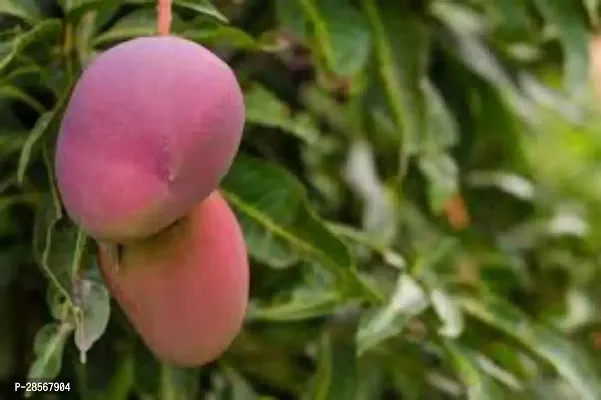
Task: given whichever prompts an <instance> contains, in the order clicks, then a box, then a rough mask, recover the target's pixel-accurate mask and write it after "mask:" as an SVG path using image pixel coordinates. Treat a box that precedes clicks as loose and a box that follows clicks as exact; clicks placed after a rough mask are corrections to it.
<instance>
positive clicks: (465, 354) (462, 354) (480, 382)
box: [443, 340, 503, 400]
mask: <svg viewBox="0 0 601 400" xmlns="http://www.w3.org/2000/svg"><path fill="white" fill-rule="evenodd" d="M443 344H444V347H445V349H446V351H447V353H448V355H449V359H450V361H451V363H452V364H453V366H454V368H453V369H454V370H455V372H456V373H457V374H458V375H459V377H460V378H461V381H462V382H463V384H464V386H465V389H466V391H467V398H468V400H496V399H499V400H500V399H502V398H503V397H501V393H500V391H499V388H498V387H497V386H496V385H495V383H494V381H493V380H492V379H490V378H489V377H488V376H487V375H486V374H485V373H484V372H483V371H482V370H481V369H480V367H479V365H478V362H477V360H476V357H475V355H474V354H473V352H472V351H470V350H469V349H466V348H464V347H462V346H461V345H459V344H457V343H454V342H452V341H450V340H444V341H443Z"/></svg>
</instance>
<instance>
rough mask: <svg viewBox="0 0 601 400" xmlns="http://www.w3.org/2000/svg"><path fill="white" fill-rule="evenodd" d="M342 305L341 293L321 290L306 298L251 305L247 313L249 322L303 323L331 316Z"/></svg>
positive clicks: (297, 297) (300, 297) (295, 297)
mask: <svg viewBox="0 0 601 400" xmlns="http://www.w3.org/2000/svg"><path fill="white" fill-rule="evenodd" d="M341 304H342V298H341V296H340V293H338V292H336V291H334V290H321V291H319V292H314V293H311V294H310V295H306V296H294V297H293V298H292V300H290V301H288V302H285V303H281V304H271V305H267V306H261V305H256V304H253V303H251V304H250V306H249V308H248V311H247V319H248V320H251V321H252V320H261V321H301V320H306V319H311V318H316V317H322V316H324V315H330V314H332V312H333V311H334V310H335V309H336V308H337V307H339V306H340V305H341Z"/></svg>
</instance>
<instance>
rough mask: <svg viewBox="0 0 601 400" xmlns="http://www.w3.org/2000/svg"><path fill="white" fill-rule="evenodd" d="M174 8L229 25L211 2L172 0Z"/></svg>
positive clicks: (151, 0)
mask: <svg viewBox="0 0 601 400" xmlns="http://www.w3.org/2000/svg"><path fill="white" fill-rule="evenodd" d="M172 2H173V7H174V8H185V9H188V10H192V11H195V12H197V13H199V14H201V15H203V16H208V17H211V18H214V19H216V20H217V21H220V22H223V23H228V19H227V17H226V16H225V15H223V14H222V13H221V12H220V11H219V9H217V7H215V6H214V5H213V4H212V2H211V1H209V0H172ZM124 3H129V4H152V5H154V4H156V1H155V0H125V1H124Z"/></svg>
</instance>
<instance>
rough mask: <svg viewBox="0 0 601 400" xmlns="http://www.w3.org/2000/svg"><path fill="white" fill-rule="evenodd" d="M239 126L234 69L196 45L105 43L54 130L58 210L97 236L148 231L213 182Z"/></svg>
mask: <svg viewBox="0 0 601 400" xmlns="http://www.w3.org/2000/svg"><path fill="white" fill-rule="evenodd" d="M243 127H244V103H243V97H242V92H241V89H240V86H239V84H238V81H237V80H236V76H235V75H234V73H233V72H232V70H231V69H230V67H229V66H228V65H227V64H226V63H225V62H223V61H222V60H221V59H219V58H218V57H217V56H216V55H214V54H213V53H211V52H210V51H209V50H207V49H206V48H204V47H202V46H200V45H198V44H196V43H194V42H191V41H188V40H186V39H182V38H178V37H175V36H155V37H141V38H136V39H133V40H129V41H126V42H124V43H121V44H119V45H117V46H115V47H112V48H110V49H109V50H107V51H105V52H103V53H101V54H100V55H99V56H97V57H96V58H95V59H94V60H93V61H92V62H91V63H90V65H89V66H88V67H87V68H86V69H85V70H84V72H83V73H82V75H81V77H80V78H79V80H78V82H77V84H76V85H75V87H74V89H73V92H72V93H71V97H70V99H69V102H68V104H67V108H66V111H65V114H64V118H63V121H62V124H61V127H60V130H59V135H58V139H57V145H56V154H55V170H56V178H57V184H58V188H59V192H60V194H61V197H62V201H63V204H64V206H65V209H66V211H67V213H68V215H69V216H70V217H71V219H73V220H74V221H75V222H76V223H77V224H79V225H80V226H81V227H82V229H83V230H84V231H86V233H88V234H89V235H90V236H92V237H93V238H95V239H97V240H99V241H104V242H107V243H125V242H128V241H132V240H133V241H135V240H137V239H141V238H145V237H149V236H152V235H154V234H156V233H157V232H159V231H160V230H162V229H164V228H165V227H167V226H168V225H170V224H172V223H173V222H174V221H175V220H177V219H179V218H181V217H182V216H184V215H186V214H187V213H188V212H189V211H190V210H191V209H193V208H194V207H195V205H197V204H198V203H200V202H201V201H202V200H203V199H204V198H206V197H207V196H209V195H210V193H211V192H212V191H213V190H214V189H215V188H216V187H217V186H218V184H219V182H220V180H221V178H222V177H223V176H224V175H225V174H226V173H227V171H228V169H229V167H230V165H231V163H232V161H233V158H234V157H235V155H236V153H237V151H238V147H239V145H240V141H241V138H242V130H243Z"/></svg>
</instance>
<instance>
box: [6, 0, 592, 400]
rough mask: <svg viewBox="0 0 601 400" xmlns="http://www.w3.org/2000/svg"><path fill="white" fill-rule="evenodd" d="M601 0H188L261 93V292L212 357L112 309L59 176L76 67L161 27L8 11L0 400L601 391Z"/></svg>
mask: <svg viewBox="0 0 601 400" xmlns="http://www.w3.org/2000/svg"><path fill="white" fill-rule="evenodd" d="M599 9H600V6H599V1H597V0H582V1H572V2H568V1H564V0H555V1H551V0H512V1H509V0H498V1H483V0H454V1H452V0H429V1H410V0H395V1H392V0H379V1H378V0H357V1H351V0H319V1H317V0H271V1H268V0H238V1H235V0H229V1H227V0H223V1H217V0H215V1H213V2H209V1H207V0H203V1H201V0H190V1H183V0H174V20H173V25H172V29H173V33H174V34H176V35H180V36H183V37H187V38H189V39H191V40H194V41H197V42H198V43H201V44H204V45H206V46H209V47H210V48H211V49H213V50H214V51H215V52H216V53H217V54H218V55H219V56H220V57H222V58H223V59H225V60H226V61H227V62H228V63H229V64H230V65H232V66H233V67H234V68H235V70H236V72H237V74H238V78H239V80H240V82H241V85H242V86H243V88H244V90H245V101H246V105H247V124H246V132H245V137H244V140H243V144H242V148H241V152H240V154H239V155H238V157H237V159H236V162H235V164H234V166H233V167H232V169H231V171H230V172H229V174H228V176H227V177H226V178H225V180H224V181H223V185H222V191H223V193H224V195H225V196H226V198H227V200H228V201H229V203H230V204H231V205H232V206H233V207H234V209H235V211H236V213H237V215H238V217H239V219H240V222H241V224H242V225H243V228H244V232H245V237H246V241H247V244H248V248H249V253H250V255H251V261H252V301H251V304H250V307H249V310H248V317H247V323H246V325H245V329H244V331H243V332H242V333H241V334H240V335H239V337H238V338H237V340H236V342H235V343H234V345H233V346H232V347H231V348H230V349H229V350H228V352H227V353H226V354H225V355H224V356H223V357H222V358H221V359H220V360H218V361H217V362H215V363H213V364H211V365H210V366H207V367H205V368H202V369H200V370H198V369H175V368H172V367H170V366H168V365H163V364H160V363H158V362H157V361H156V360H154V359H153V358H152V357H151V356H150V355H149V353H148V351H147V350H146V349H145V348H144V346H143V345H142V344H141V343H140V340H139V338H138V337H137V335H136V334H135V333H134V332H133V330H132V329H131V327H130V326H129V325H128V322H127V320H126V319H125V318H124V316H123V314H122V313H121V311H120V309H119V307H118V306H116V305H115V304H112V306H111V301H110V297H109V295H108V293H107V291H106V288H105V287H104V285H103V284H102V280H101V279H100V278H99V275H98V272H97V270H96V265H95V256H94V251H95V249H94V246H93V244H92V243H91V241H89V240H88V239H87V238H86V237H85V236H84V235H83V234H82V233H81V232H78V230H77V229H76V228H75V227H74V226H73V225H72V224H71V223H70V221H69V220H68V219H67V218H66V216H65V214H64V211H63V210H62V208H61V204H60V199H59V198H58V195H57V191H56V188H55V186H54V178H53V171H52V167H51V166H52V165H53V164H52V157H53V146H54V140H55V138H56V134H57V128H58V124H59V122H60V118H61V116H62V111H63V108H64V105H65V101H66V99H68V96H69V92H70V89H71V87H72V85H73V83H74V82H75V81H76V79H77V77H78V75H79V74H80V72H81V70H82V68H84V67H85V65H86V64H88V63H89V62H90V60H91V59H93V58H94V56H95V55H96V54H98V53H99V52H101V51H102V50H104V49H106V48H107V47H110V46H112V45H114V44H115V43H118V42H120V41H123V40H126V39H129V38H133V37H137V36H141V35H152V34H154V33H155V29H156V28H155V19H156V18H155V4H154V2H153V1H151V0H123V1H117V0H102V1H100V0H59V1H58V2H55V1H52V0H38V1H36V0H2V1H0V102H1V105H0V268H1V271H0V297H1V300H0V321H1V322H0V382H2V383H3V386H2V387H3V391H2V392H1V394H0V397H2V398H14V386H13V382H15V381H21V382H25V380H26V379H31V380H35V379H40V378H41V379H54V380H59V381H63V382H70V383H71V391H70V392H68V393H61V394H53V395H51V394H46V395H37V396H36V395H34V398H40V399H58V398H60V399H63V398H64V399H71V398H73V399H114V400H120V399H130V398H136V399H194V398H204V399H232V400H247V399H248V400H252V399H296V398H299V399H319V400H321V399H345V400H346V399H365V400H371V399H384V398H391V399H393V398H396V399H408V400H411V399H427V400H436V399H462V398H467V399H470V400H481V399H487V400H488V399H505V398H513V399H516V400H517V399H538V398H542V399H548V400H553V399H558V400H559V399H561V400H566V399H568V400H569V399H586V400H599V399H601V311H599V310H600V309H601V308H600V307H601V289H600V288H601V286H600V285H601V267H600V263H601V257H600V256H601V252H600V250H599V249H600V248H601V246H600V244H601V211H600V210H601V164H600V161H599V160H601V158H600V156H601V140H600V139H599V138H600V137H601V136H599V132H600V130H601V118H600V116H599V113H598V110H597V108H596V103H598V101H597V102H595V100H594V95H593V93H592V90H590V89H589V88H591V87H593V85H592V84H591V81H590V79H591V76H595V74H591V73H590V68H591V67H590V66H591V65H599V64H601V62H600V61H599V60H601V50H598V49H597V48H598V47H599V46H597V48H596V47H594V46H590V43H591V40H592V38H593V37H594V32H595V30H596V29H597V27H598V24H599ZM596 49H597V50H596ZM595 57H597V58H598V59H599V60H597V61H595ZM597 74H598V75H599V76H601V69H600V70H599V72H597ZM599 82H601V81H599ZM107 84H110V83H108V82H107ZM598 84H599V83H598Z"/></svg>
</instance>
